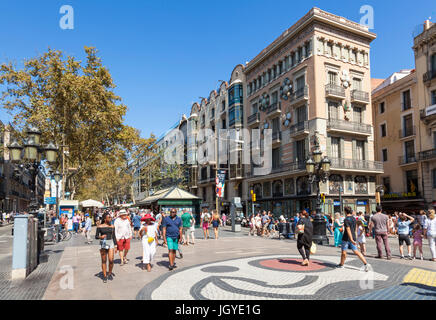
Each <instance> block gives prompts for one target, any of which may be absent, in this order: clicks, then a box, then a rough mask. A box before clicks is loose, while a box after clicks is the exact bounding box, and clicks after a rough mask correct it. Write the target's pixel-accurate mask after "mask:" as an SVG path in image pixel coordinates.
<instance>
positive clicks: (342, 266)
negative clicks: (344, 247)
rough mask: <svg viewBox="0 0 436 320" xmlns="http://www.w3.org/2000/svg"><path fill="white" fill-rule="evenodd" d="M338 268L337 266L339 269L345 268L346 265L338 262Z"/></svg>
mask: <svg viewBox="0 0 436 320" xmlns="http://www.w3.org/2000/svg"><path fill="white" fill-rule="evenodd" d="M336 268H337V269H345V267H344V265H342V264H338V265H337V266H336Z"/></svg>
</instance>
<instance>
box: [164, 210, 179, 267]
mask: <svg viewBox="0 0 436 320" xmlns="http://www.w3.org/2000/svg"><path fill="white" fill-rule="evenodd" d="M162 227H163V237H164V239H166V242H167V245H168V258H169V262H170V265H169V270H170V271H171V270H173V269H174V268H176V265H175V260H176V251H177V250H178V249H179V242H181V238H180V235H181V234H182V227H183V223H182V219H180V218H179V217H178V216H177V210H176V209H171V211H170V216H167V217H164V218H163V220H162Z"/></svg>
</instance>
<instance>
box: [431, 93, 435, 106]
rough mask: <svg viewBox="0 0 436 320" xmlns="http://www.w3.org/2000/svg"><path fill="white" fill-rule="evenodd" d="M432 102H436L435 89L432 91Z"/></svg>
mask: <svg viewBox="0 0 436 320" xmlns="http://www.w3.org/2000/svg"><path fill="white" fill-rule="evenodd" d="M431 104H432V105H434V104H436V90H433V91H432V92H431Z"/></svg>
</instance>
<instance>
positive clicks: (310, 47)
mask: <svg viewBox="0 0 436 320" xmlns="http://www.w3.org/2000/svg"><path fill="white" fill-rule="evenodd" d="M311 54H312V45H311V42H310V41H308V42H307V43H306V57H310V55H311Z"/></svg>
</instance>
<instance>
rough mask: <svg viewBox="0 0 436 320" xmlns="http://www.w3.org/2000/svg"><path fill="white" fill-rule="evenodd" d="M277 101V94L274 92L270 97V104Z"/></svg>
mask: <svg viewBox="0 0 436 320" xmlns="http://www.w3.org/2000/svg"><path fill="white" fill-rule="evenodd" d="M278 101H279V94H278V92H277V91H274V92H273V93H272V95H271V103H272V104H274V103H277V102H278Z"/></svg>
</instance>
